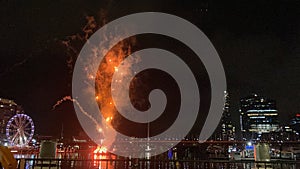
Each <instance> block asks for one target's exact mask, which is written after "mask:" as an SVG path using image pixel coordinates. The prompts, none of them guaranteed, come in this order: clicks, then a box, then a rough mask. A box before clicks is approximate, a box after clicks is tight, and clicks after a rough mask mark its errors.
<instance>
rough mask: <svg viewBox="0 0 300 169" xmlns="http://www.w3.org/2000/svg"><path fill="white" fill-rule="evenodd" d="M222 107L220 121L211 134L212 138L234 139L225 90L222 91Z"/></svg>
mask: <svg viewBox="0 0 300 169" xmlns="http://www.w3.org/2000/svg"><path fill="white" fill-rule="evenodd" d="M224 100H225V104H224V108H223V114H222V118H221V120H220V123H219V125H218V127H217V129H216V130H215V132H214V134H213V138H212V139H214V140H234V139H235V127H234V125H233V123H232V119H231V114H230V111H229V106H230V96H229V93H228V92H227V91H225V92H224Z"/></svg>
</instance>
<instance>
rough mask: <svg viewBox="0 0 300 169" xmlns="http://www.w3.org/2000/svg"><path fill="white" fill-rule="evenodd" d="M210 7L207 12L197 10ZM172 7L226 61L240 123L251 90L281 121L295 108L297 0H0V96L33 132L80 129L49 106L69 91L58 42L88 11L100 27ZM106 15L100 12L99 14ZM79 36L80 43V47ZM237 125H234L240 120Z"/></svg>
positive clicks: (66, 57) (75, 30)
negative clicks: (28, 120) (18, 109)
mask: <svg viewBox="0 0 300 169" xmlns="http://www.w3.org/2000/svg"><path fill="white" fill-rule="evenodd" d="M206 8H207V9H208V11H207V12H205V11H204V10H203V11H201V9H206ZM146 11H148V12H149V11H157V12H166V13H170V14H175V15H177V16H180V17H182V18H184V19H187V20H189V21H190V22H192V23H194V24H195V25H197V26H198V27H199V28H200V29H201V30H202V31H203V32H204V33H205V34H206V35H207V36H208V37H209V39H210V40H211V42H212V43H213V45H214V46H215V48H216V50H217V51H218V53H219V56H220V58H221V60H222V62H223V66H224V69H225V72H226V78H227V85H228V91H229V93H230V97H231V102H230V103H231V108H230V111H231V113H232V116H233V118H234V121H235V122H236V123H237V122H238V118H239V116H238V106H239V98H241V97H246V96H248V95H249V94H251V93H257V94H261V95H263V96H266V97H269V98H272V99H275V100H276V101H277V109H278V111H279V116H280V121H281V122H282V123H288V122H289V119H290V118H292V116H293V115H294V114H295V113H297V112H300V104H299V101H300V22H299V21H300V4H299V1H297V0H281V1H264V0H259V1H244V0H239V1H232V0H228V1H222V2H221V1H220V2H219V1H216V0H205V1H192V0H174V1H164V2H160V1H153V0H152V1H148V0H147V1H140V0H133V1H124V0H115V1H114V0H112V1H84V0H75V1H65V0H45V1H19V0H18V1H17V0H4V1H1V2H0V23H1V27H0V43H1V48H0V56H1V61H0V97H2V98H8V99H13V100H15V101H16V103H17V104H20V105H22V106H23V108H24V110H25V112H26V114H28V115H30V116H31V117H32V118H33V120H34V123H35V125H36V133H38V134H41V135H53V136H59V134H60V130H61V126H62V124H63V125H64V132H65V135H66V136H72V135H78V133H79V132H80V131H82V129H81V128H80V125H79V123H78V120H77V118H76V115H75V112H74V109H73V104H72V103H71V102H65V103H63V104H62V105H60V106H58V107H57V108H56V109H55V110H52V106H53V105H54V104H55V103H56V101H57V100H59V99H61V98H62V97H64V96H67V95H71V79H72V68H70V67H69V66H68V61H70V58H73V62H71V64H74V61H75V59H76V55H74V56H70V53H69V52H68V50H67V49H66V47H65V46H63V45H62V43H61V41H63V40H65V39H66V38H67V37H68V36H70V35H75V34H82V28H83V27H84V26H85V25H86V23H87V20H86V17H87V16H93V17H94V18H95V19H96V22H97V24H98V25H99V26H100V25H101V23H103V22H108V21H111V20H113V19H116V18H118V17H121V16H124V15H127V14H132V13H136V12H146ZM104 18H105V19H104ZM82 45H83V43H79V44H77V46H76V47H77V50H78V51H80V49H81V47H82ZM236 126H237V127H238V128H239V124H238V123H237V124H236Z"/></svg>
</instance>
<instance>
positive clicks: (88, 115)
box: [52, 96, 101, 131]
mask: <svg viewBox="0 0 300 169" xmlns="http://www.w3.org/2000/svg"><path fill="white" fill-rule="evenodd" d="M65 101H71V102H73V103H75V104H76V105H77V106H78V108H79V109H80V111H81V112H82V113H83V114H84V115H86V116H87V117H88V118H89V119H91V120H92V121H93V123H94V124H95V125H96V126H97V128H99V124H98V122H97V121H96V119H95V118H94V117H92V116H91V115H90V114H89V113H88V112H86V111H85V110H84V109H83V107H82V106H81V105H80V103H79V102H78V101H77V100H76V99H73V98H72V97H71V96H65V97H63V98H62V99H60V100H58V101H57V102H56V104H55V105H53V106H52V110H54V109H55V108H56V107H57V106H59V105H61V104H62V103H63V102H65ZM99 131H101V130H99Z"/></svg>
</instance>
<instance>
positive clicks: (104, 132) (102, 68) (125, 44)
mask: <svg viewBox="0 0 300 169" xmlns="http://www.w3.org/2000/svg"><path fill="white" fill-rule="evenodd" d="M86 19H87V25H86V26H84V27H83V30H82V32H83V33H82V34H76V35H72V36H69V37H67V39H66V40H64V41H62V44H63V45H64V46H66V47H67V51H68V55H69V56H68V59H67V66H68V67H69V68H70V69H71V68H73V62H74V60H75V59H74V55H76V56H77V55H78V54H79V50H78V46H76V44H77V43H76V42H78V41H79V42H81V43H84V42H86V43H89V40H88V38H89V37H90V36H91V35H92V34H93V33H94V32H95V31H96V29H97V28H98V26H97V23H96V21H95V18H94V17H86ZM107 36H111V37H114V40H113V41H108V40H107V39H109V38H104V39H101V42H99V44H97V45H95V46H94V47H93V56H92V58H93V59H90V60H88V61H87V62H86V63H84V65H85V67H84V71H85V72H86V77H87V79H88V81H86V82H85V83H87V84H92V83H94V84H95V85H94V86H95V88H94V87H92V86H93V85H88V86H90V87H88V88H87V89H86V91H84V92H95V91H96V95H95V98H91V99H95V100H96V101H97V103H98V106H99V109H100V111H101V113H102V114H101V115H100V116H102V118H101V119H102V120H101V122H97V120H96V119H95V118H94V117H92V116H91V115H90V114H89V112H86V111H85V110H84V109H83V108H82V106H80V103H79V102H78V101H77V100H76V99H72V98H71V97H70V96H66V97H64V98H63V99H61V100H59V101H57V103H56V104H55V105H54V106H53V109H55V107H56V106H58V105H60V104H61V103H63V102H64V101H67V100H69V101H72V102H74V103H75V104H76V105H77V106H78V107H79V108H80V110H81V112H82V113H83V114H84V115H86V116H87V117H88V118H89V119H90V120H92V122H93V123H94V124H95V128H96V129H97V131H98V132H99V134H100V135H101V140H102V139H103V144H104V145H112V144H113V142H114V141H115V137H116V131H115V130H114V129H113V127H112V122H114V124H117V123H118V121H117V119H115V118H114V114H115V113H116V108H115V105H114V101H113V99H112V96H111V92H113V91H114V90H115V89H112V88H111V84H112V79H113V76H114V74H118V81H117V82H115V83H118V86H121V85H124V84H123V83H122V79H124V78H128V77H129V75H132V74H134V72H133V71H132V70H131V66H132V64H134V63H137V62H139V58H135V59H132V60H130V61H127V62H126V63H125V64H126V65H124V63H122V62H123V60H124V59H126V57H127V56H128V55H130V54H131V53H132V50H131V49H132V46H134V45H135V43H136V39H135V38H134V37H133V38H128V39H127V40H122V39H120V38H118V36H115V35H114V36H113V33H112V32H109V33H107ZM107 36H106V37H107ZM115 42H118V43H115ZM109 44H116V45H115V46H114V47H113V48H112V49H108V47H107V46H109ZM101 55H103V56H105V57H104V58H103V60H102V61H101V63H97V62H96V60H98V59H97V58H98V57H99V56H101ZM120 64H122V66H123V67H124V66H125V69H124V68H123V69H122V71H120V70H119V69H118V66H120ZM91 72H97V73H96V74H93V73H91ZM126 87H128V86H126ZM126 97H128V96H125V95H124V94H123V95H121V94H120V95H119V98H118V99H119V100H122V99H123V98H124V99H125V98H126ZM121 104H122V103H121ZM119 106H122V105H119ZM124 106H125V105H124Z"/></svg>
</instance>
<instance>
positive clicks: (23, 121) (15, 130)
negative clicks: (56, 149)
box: [6, 114, 34, 147]
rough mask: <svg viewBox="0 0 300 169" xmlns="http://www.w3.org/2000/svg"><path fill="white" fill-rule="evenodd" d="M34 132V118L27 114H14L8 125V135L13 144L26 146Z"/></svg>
mask: <svg viewBox="0 0 300 169" xmlns="http://www.w3.org/2000/svg"><path fill="white" fill-rule="evenodd" d="M33 134H34V124H33V121H32V119H31V118H30V117H29V116H28V115H26V114H16V115H14V116H13V117H12V118H11V119H10V120H9V121H8V123H7V125H6V137H7V139H8V141H9V143H10V145H11V146H19V147H22V146H26V145H28V143H29V142H30V140H31V139H32V137H33Z"/></svg>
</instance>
